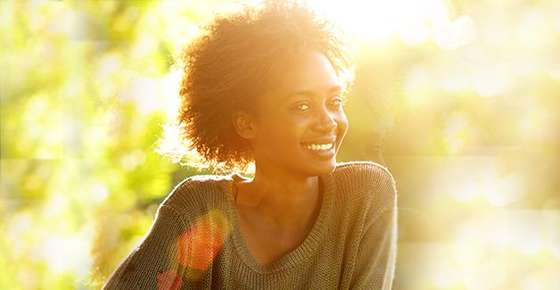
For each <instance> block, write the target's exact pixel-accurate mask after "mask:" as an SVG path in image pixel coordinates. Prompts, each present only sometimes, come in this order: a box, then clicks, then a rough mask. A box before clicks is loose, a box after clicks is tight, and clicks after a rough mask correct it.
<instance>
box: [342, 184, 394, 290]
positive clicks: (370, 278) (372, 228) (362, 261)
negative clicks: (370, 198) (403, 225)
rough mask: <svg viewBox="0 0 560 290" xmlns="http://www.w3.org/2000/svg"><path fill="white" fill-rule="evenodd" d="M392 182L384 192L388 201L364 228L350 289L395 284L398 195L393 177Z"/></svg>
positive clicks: (386, 287) (384, 289) (384, 287)
mask: <svg viewBox="0 0 560 290" xmlns="http://www.w3.org/2000/svg"><path fill="white" fill-rule="evenodd" d="M389 182H390V185H389V186H387V187H385V192H382V194H386V196H385V197H387V202H386V204H385V205H384V206H383V207H382V208H381V209H379V210H378V211H376V214H375V215H373V217H372V218H371V219H370V220H369V222H368V223H367V224H366V226H365V228H364V233H363V237H362V239H361V242H360V245H359V247H358V252H357V255H356V259H357V260H356V264H355V269H356V271H355V274H354V277H353V279H352V280H353V281H352V284H351V287H350V289H372V290H390V289H391V288H392V285H393V278H394V275H395V263H396V255H397V195H396V188H395V183H394V180H393V179H392V177H390V178H389Z"/></svg>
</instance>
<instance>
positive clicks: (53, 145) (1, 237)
mask: <svg viewBox="0 0 560 290" xmlns="http://www.w3.org/2000/svg"><path fill="white" fill-rule="evenodd" d="M253 2H254V1H253ZM310 2H311V4H312V5H315V7H317V9H318V10H320V11H321V13H325V14H326V15H329V16H330V17H332V18H333V19H335V21H337V22H338V23H339V24H340V25H341V27H343V28H344V29H345V30H346V31H347V35H348V36H349V38H350V39H351V43H352V54H353V57H354V61H355V64H356V68H357V73H356V83H355V86H354V88H353V89H352V90H351V92H350V94H349V99H350V101H349V103H348V105H347V114H348V116H349V119H350V130H349V133H348V135H347V139H346V140H345V142H344V145H343V148H342V152H341V154H340V155H339V161H345V160H355V159H368V160H373V161H376V162H379V163H381V164H383V165H385V166H387V167H389V169H390V170H391V172H392V173H393V175H394V177H395V179H396V181H397V187H398V191H399V202H400V204H399V205H400V214H399V221H400V228H399V254H398V265H397V273H396V281H395V289H398V290H429V289H453V290H462V289H469V290H490V289H496V290H504V289H508V290H558V289H560V1H557V0H492V1H472V0H454V1H444V0H398V1H395V0H393V1H358V0H354V1H352V0H344V1H324V0H323V1H310ZM239 3H243V2H232V1H132V0H130V1H109V0H104V1H78V0H76V1H64V0H60V1H30V0H29V1H28V0H1V1H0V73H1V75H0V100H1V109H0V114H1V125H0V129H1V135H0V137H1V143H0V145H1V150H0V153H1V155H0V156H1V160H0V178H1V179H0V289H98V288H99V287H100V286H101V285H102V283H103V282H104V281H105V279H106V278H107V276H108V275H109V274H110V273H111V272H112V271H113V270H114V269H115V268H116V267H117V265H118V263H120V262H121V261H122V259H124V257H125V256H126V255H127V254H128V253H129V252H130V251H131V250H132V249H133V248H134V247H135V246H136V245H137V243H138V242H139V241H140V240H141V239H142V238H143V236H144V235H145V234H146V233H147V230H148V229H149V227H150V225H151V223H152V221H153V218H154V214H155V211H156V209H157V206H158V204H159V203H160V202H161V201H162V199H163V198H164V197H165V196H166V195H167V194H168V193H169V191H170V190H171V189H172V187H173V186H174V185H176V184H177V183H178V182H179V181H180V180H182V179H184V178H186V177H187V176H190V175H193V174H197V173H200V172H202V171H196V170H195V169H194V168H190V167H189V166H188V164H186V165H184V166H181V165H179V164H177V163H174V161H178V160H172V159H170V158H168V157H164V156H163V155H161V154H160V153H164V152H169V151H171V150H172V149H176V148H178V146H180V144H179V143H177V142H174V141H173V138H171V137H172V136H173V132H174V131H173V130H174V129H173V128H172V127H170V126H168V125H167V124H168V120H169V119H170V118H171V116H173V113H174V112H175V110H176V108H177V105H178V99H177V96H178V85H179V79H180V77H181V74H180V67H177V65H174V64H175V60H176V57H177V55H178V53H179V52H180V51H181V48H182V47H183V46H184V45H185V44H186V43H188V42H189V40H191V39H192V38H193V37H194V36H196V34H197V33H198V31H199V27H200V26H201V25H203V24H204V23H207V21H209V19H211V17H213V16H214V15H215V13H218V12H220V13H222V12H226V11H230V10H232V9H237V8H238V7H239V5H238V4H239ZM180 161H181V162H182V163H188V158H186V159H185V158H184V159H183V160H180Z"/></svg>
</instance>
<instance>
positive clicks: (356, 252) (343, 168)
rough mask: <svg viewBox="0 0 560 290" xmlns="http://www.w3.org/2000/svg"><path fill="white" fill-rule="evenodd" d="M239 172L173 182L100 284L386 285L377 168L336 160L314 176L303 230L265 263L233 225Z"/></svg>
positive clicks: (393, 205)
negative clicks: (314, 194)
mask: <svg viewBox="0 0 560 290" xmlns="http://www.w3.org/2000/svg"><path fill="white" fill-rule="evenodd" d="M241 179H242V177H240V176H239V175H237V174H230V175H196V176H192V177H189V178H187V179H185V180H184V181H182V182H181V183H179V184H178V185H177V186H176V187H175V188H174V189H173V191H172V192H171V193H170V194H169V195H168V196H167V198H166V199H165V200H164V201H163V202H162V203H161V205H160V207H159V208H158V211H157V214H156V217H155V221H154V224H153V225H152V227H151V229H150V231H149V232H148V234H147V235H146V237H145V238H144V240H143V241H142V242H141V243H140V245H139V246H138V247H137V248H135V249H134V250H133V251H132V252H131V253H130V254H129V255H128V256H127V257H126V259H124V261H123V262H122V263H121V264H120V265H119V267H118V268H117V269H116V270H115V271H114V272H113V273H112V275H111V277H110V278H109V280H108V281H107V283H106V284H105V286H104V289H174V290H177V289H383V290H388V289H391V287H392V283H393V277H394V272H395V261H396V242H397V191H396V185H395V180H394V179H393V177H392V175H391V173H390V172H389V171H388V170H387V168H385V167H383V166H381V165H379V164H377V163H374V162H370V161H353V162H344V163H338V164H337V167H336V169H335V170H334V171H333V172H331V173H330V174H326V175H322V176H320V177H319V180H320V182H321V187H322V192H323V194H322V198H321V207H320V209H319V214H318V216H317V219H316V221H315V223H314V225H313V227H312V229H311V231H310V232H309V234H308V235H307V237H306V238H305V239H304V241H303V242H302V243H301V244H300V245H299V246H298V247H297V248H295V249H294V250H292V251H291V252H289V253H287V254H286V255H284V256H283V257H281V258H280V259H278V260H276V261H274V262H273V263H271V264H268V265H260V264H259V263H258V262H257V260H256V259H255V258H254V257H253V256H252V255H251V254H250V251H249V249H248V248H247V246H246V244H245V241H244V239H243V237H242V235H241V233H240V230H239V226H238V225H239V216H238V213H237V209H236V207H235V202H234V197H233V190H232V184H233V182H235V181H239V180H241Z"/></svg>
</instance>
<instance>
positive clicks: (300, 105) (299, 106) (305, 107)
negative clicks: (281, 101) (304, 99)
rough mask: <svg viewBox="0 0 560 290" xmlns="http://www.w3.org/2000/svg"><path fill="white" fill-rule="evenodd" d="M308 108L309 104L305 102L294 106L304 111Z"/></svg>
mask: <svg viewBox="0 0 560 290" xmlns="http://www.w3.org/2000/svg"><path fill="white" fill-rule="evenodd" d="M309 108H310V107H309V105H308V104H305V103H300V104H297V105H296V106H295V109H296V110H297V111H300V112H305V111H307V110H309Z"/></svg>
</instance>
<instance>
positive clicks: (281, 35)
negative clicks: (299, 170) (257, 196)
mask: <svg viewBox="0 0 560 290" xmlns="http://www.w3.org/2000/svg"><path fill="white" fill-rule="evenodd" d="M308 49H314V50H317V51H319V52H321V53H323V54H324V55H325V56H326V57H327V58H328V60H329V61H330V62H331V64H332V65H333V68H334V69H335V71H336V73H337V74H338V75H339V76H341V77H342V76H344V75H346V76H350V75H351V69H350V62H349V59H348V55H347V53H346V49H345V46H344V42H343V41H342V40H341V38H340V35H339V34H338V33H337V30H336V28H335V27H334V26H333V25H332V23H330V22H328V21H327V20H325V19H321V18H319V17H317V15H316V14H315V13H313V12H312V10H311V9H309V8H308V7H305V6H304V5H302V4H299V3H296V2H291V1H268V2H266V3H265V4H264V5H263V6H261V7H249V6H245V7H244V9H243V10H242V11H241V12H237V13H236V14H231V15H227V16H221V17H218V18H216V19H214V20H213V22H212V23H211V24H210V25H208V26H207V27H206V29H205V31H204V34H202V36H200V37H199V38H197V39H196V40H195V41H193V42H191V43H190V45H188V46H187V47H186V49H185V50H184V51H183V54H182V56H181V60H182V61H183V65H184V76H183V79H182V81H181V86H180V92H179V94H180V96H181V105H180V110H179V115H178V120H177V121H178V123H179V124H180V128H181V131H180V132H181V138H184V139H186V140H189V142H190V144H191V147H192V149H196V151H197V152H198V153H199V154H200V155H201V156H202V157H203V158H204V160H205V161H206V162H207V163H209V164H213V165H214V166H216V165H219V166H221V167H222V169H226V170H229V169H240V170H245V169H247V166H248V165H249V164H250V163H251V162H253V161H254V160H253V157H252V152H251V146H250V144H249V142H248V141H247V140H246V139H244V138H242V137H240V136H239V135H238V134H237V133H236V131H235V129H234V127H233V123H232V114H233V113H234V112H235V111H236V110H239V109H244V110H248V111H251V110H252V107H253V106H252V104H254V102H255V98H257V97H258V96H260V95H262V94H263V93H265V92H267V90H270V89H271V88H273V87H274V81H275V80H278V77H280V76H281V75H282V74H285V73H286V69H288V65H289V64H290V62H291V61H294V60H295V58H296V57H297V56H298V55H301V52H302V51H303V50H308ZM342 80H343V81H345V82H346V83H347V84H348V83H349V82H350V78H348V79H344V78H342Z"/></svg>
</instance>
